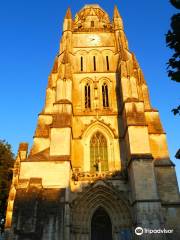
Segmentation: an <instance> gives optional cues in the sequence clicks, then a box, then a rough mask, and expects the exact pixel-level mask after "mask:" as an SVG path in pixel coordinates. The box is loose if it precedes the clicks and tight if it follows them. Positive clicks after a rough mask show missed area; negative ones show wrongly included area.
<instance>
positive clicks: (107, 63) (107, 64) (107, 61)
mask: <svg viewBox="0 0 180 240" xmlns="http://www.w3.org/2000/svg"><path fill="white" fill-rule="evenodd" d="M106 67H107V71H109V58H108V56H106Z"/></svg>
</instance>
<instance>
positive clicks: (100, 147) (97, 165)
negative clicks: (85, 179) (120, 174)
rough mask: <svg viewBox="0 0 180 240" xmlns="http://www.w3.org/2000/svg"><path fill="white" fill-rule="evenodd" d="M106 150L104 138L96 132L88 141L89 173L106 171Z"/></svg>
mask: <svg viewBox="0 0 180 240" xmlns="http://www.w3.org/2000/svg"><path fill="white" fill-rule="evenodd" d="M108 169H109V168H108V149H107V140H106V138H105V136H104V135H103V134H102V133H101V132H100V131H96V132H95V133H94V134H93V135H92V137H91V139H90V171H98V172H101V171H108Z"/></svg>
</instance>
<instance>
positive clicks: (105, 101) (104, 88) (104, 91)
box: [102, 83, 109, 108]
mask: <svg viewBox="0 0 180 240" xmlns="http://www.w3.org/2000/svg"><path fill="white" fill-rule="evenodd" d="M102 101H103V107H104V108H107V107H109V98H108V86H107V84H106V83H103V85H102Z"/></svg>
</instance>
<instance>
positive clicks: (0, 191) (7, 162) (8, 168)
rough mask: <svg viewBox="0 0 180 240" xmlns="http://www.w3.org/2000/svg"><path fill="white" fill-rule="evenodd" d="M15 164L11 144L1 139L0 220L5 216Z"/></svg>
mask: <svg viewBox="0 0 180 240" xmlns="http://www.w3.org/2000/svg"><path fill="white" fill-rule="evenodd" d="M13 165H14V154H13V153H12V149H11V145H10V144H8V143H7V142H6V141H5V140H0V221H1V220H2V219H4V218H5V214H6V207H7V199H8V194H9V189H10V185H11V180H12V168H13ZM1 227H2V226H1Z"/></svg>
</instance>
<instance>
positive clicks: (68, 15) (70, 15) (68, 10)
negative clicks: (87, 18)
mask: <svg viewBox="0 0 180 240" xmlns="http://www.w3.org/2000/svg"><path fill="white" fill-rule="evenodd" d="M65 18H66V19H72V13H71V9H70V7H68V9H67V12H66V16H65Z"/></svg>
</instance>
